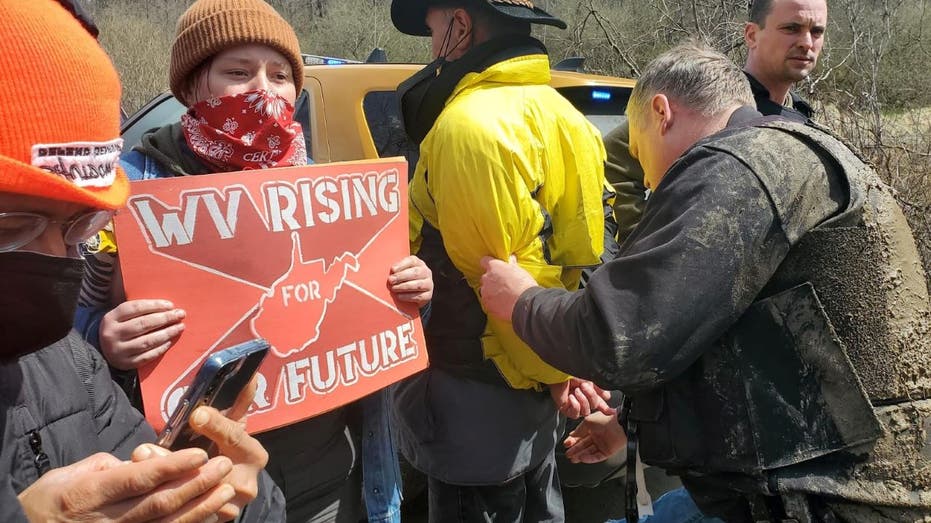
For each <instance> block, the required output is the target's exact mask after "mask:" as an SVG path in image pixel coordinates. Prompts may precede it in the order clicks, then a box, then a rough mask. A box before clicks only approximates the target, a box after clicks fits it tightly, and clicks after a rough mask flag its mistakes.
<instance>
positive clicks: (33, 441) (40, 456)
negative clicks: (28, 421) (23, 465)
mask: <svg viewBox="0 0 931 523" xmlns="http://www.w3.org/2000/svg"><path fill="white" fill-rule="evenodd" d="M27 435H28V436H29V447H30V448H32V453H33V454H35V455H36V457H35V458H33V460H32V463H33V464H34V465H35V466H36V470H37V471H38V472H39V477H42V475H43V474H45V473H46V472H48V471H49V470H50V469H51V468H52V463H51V461H50V460H49V459H48V454H46V453H45V451H43V450H42V436H40V435H39V431H38V430H32V431H30V432H29V433H28V434H27Z"/></svg>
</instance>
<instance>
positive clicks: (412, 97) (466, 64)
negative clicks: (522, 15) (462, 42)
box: [398, 36, 546, 144]
mask: <svg viewBox="0 0 931 523" xmlns="http://www.w3.org/2000/svg"><path fill="white" fill-rule="evenodd" d="M540 53H544V54H545V53H546V48H545V47H544V46H543V44H542V43H541V42H540V41H539V40H536V39H534V38H531V37H529V36H503V37H500V38H496V39H494V40H490V41H488V42H485V43H483V44H481V45H478V46H475V47H473V48H472V49H470V50H469V52H467V53H466V54H465V55H463V56H462V58H460V59H458V60H454V61H452V62H447V61H446V58H445V57H440V58H437V59H436V60H434V61H433V62H430V63H429V64H427V66H426V67H424V68H423V69H421V70H420V71H417V73H415V74H414V76H411V77H410V78H408V79H407V80H404V81H403V82H401V85H399V86H398V101H399V102H400V104H401V116H402V117H403V118H404V129H405V131H407V136H408V137H410V139H411V140H413V141H414V142H415V143H417V144H420V143H421V142H423V139H424V138H425V137H426V136H427V133H429V132H430V129H431V128H433V124H434V122H436V119H437V117H439V116H440V113H441V112H442V111H443V107H445V106H446V100H447V99H449V97H450V95H452V94H453V90H454V89H455V88H456V86H457V85H458V84H459V81H460V80H462V78H463V77H464V76H465V75H467V74H469V73H477V72H479V71H484V70H485V69H487V68H488V67H489V66H491V65H493V64H496V63H498V62H503V61H504V60H509V59H511V58H515V57H518V56H525V55H528V54H540Z"/></svg>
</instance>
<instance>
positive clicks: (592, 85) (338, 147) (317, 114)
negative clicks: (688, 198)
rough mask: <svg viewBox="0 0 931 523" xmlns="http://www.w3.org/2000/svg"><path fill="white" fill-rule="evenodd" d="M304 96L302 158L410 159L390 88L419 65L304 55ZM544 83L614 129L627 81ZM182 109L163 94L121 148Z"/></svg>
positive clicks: (127, 127) (133, 119)
mask: <svg viewBox="0 0 931 523" xmlns="http://www.w3.org/2000/svg"><path fill="white" fill-rule="evenodd" d="M304 61H305V63H314V64H320V65H307V66H305V68H304V92H303V93H301V96H300V97H299V98H298V100H297V102H296V103H295V105H296V107H295V109H296V111H295V116H294V117H295V120H297V121H299V122H300V123H301V125H302V126H303V127H304V134H305V138H306V142H307V149H308V154H310V156H311V158H313V160H314V161H315V162H318V163H325V162H336V161H344V160H360V159H370V158H378V157H386V156H406V157H407V158H408V160H409V161H410V162H411V163H412V164H413V163H415V162H416V153H417V151H416V147H414V146H413V144H411V143H410V142H409V141H408V139H407V136H406V135H405V133H404V130H403V127H402V123H401V119H400V117H399V114H398V104H397V101H396V98H395V90H396V89H397V86H398V84H400V83H401V82H402V81H403V80H405V79H406V78H408V77H409V76H411V75H413V74H414V73H415V72H416V71H418V70H419V69H420V68H422V67H423V65H422V64H395V63H358V62H351V61H347V60H339V59H336V58H328V57H317V56H312V55H305V56H304ZM552 77H553V79H552V82H551V85H552V86H553V87H554V88H556V90H558V91H559V92H560V93H561V94H562V95H563V96H565V97H566V98H568V99H569V100H570V101H571V102H572V103H573V105H575V106H576V108H578V109H579V111H581V112H582V113H583V114H585V115H586V116H587V117H588V118H589V119H590V120H591V121H592V122H593V123H594V124H595V125H596V126H597V127H598V128H599V129H600V130H601V132H602V133H603V134H604V133H607V132H608V131H610V130H611V129H613V128H614V127H616V126H617V124H618V123H619V122H620V118H621V117H622V115H623V114H624V110H625V108H626V107H627V99H628V98H629V96H630V91H631V89H633V86H634V81H633V80H627V79H622V78H614V77H609V76H599V75H592V74H585V73H580V72H576V71H566V70H561V69H553V71H552ZM184 111H185V108H184V106H182V105H181V104H180V103H179V102H178V101H177V100H175V99H174V97H173V96H172V95H171V93H163V94H161V95H159V96H157V97H156V98H154V99H153V100H152V101H150V102H149V103H148V104H146V106H145V107H143V108H142V109H140V110H139V111H138V112H137V113H135V114H134V115H132V116H130V117H129V118H127V119H126V122H125V123H124V124H123V130H122V134H123V140H124V142H125V143H124V148H125V150H129V149H130V148H132V146H134V145H136V144H137V143H139V140H140V139H141V138H142V135H143V134H144V133H145V132H147V131H149V130H151V129H155V128H158V127H161V126H162V125H166V124H169V123H173V122H176V121H178V119H179V118H180V116H181V114H182V113H184Z"/></svg>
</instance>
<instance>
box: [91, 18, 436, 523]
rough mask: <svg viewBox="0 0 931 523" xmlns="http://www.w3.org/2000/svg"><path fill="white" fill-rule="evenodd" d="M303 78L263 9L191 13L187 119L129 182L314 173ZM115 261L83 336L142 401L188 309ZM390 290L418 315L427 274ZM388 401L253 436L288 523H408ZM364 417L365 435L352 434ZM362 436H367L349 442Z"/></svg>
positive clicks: (146, 151)
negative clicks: (139, 292) (303, 117)
mask: <svg viewBox="0 0 931 523" xmlns="http://www.w3.org/2000/svg"><path fill="white" fill-rule="evenodd" d="M303 72H304V68H303V59H302V58H301V54H300V46H299V43H298V39H297V35H296V34H295V32H294V29H293V28H292V27H291V26H290V25H289V24H288V22H287V21H286V20H284V18H282V17H281V15H279V14H278V13H277V12H276V11H275V10H274V8H272V7H271V6H270V5H269V4H267V3H266V2H264V1H262V0H198V1H196V2H194V3H192V4H191V5H190V7H189V8H188V9H187V11H185V12H184V14H182V15H181V17H180V18H179V20H178V23H177V29H176V36H175V40H174V43H173V44H172V47H171V56H170V60H169V78H168V80H169V85H170V87H171V92H172V94H174V95H175V97H176V98H177V99H178V100H179V101H181V102H182V103H183V104H184V105H185V106H187V108H188V111H187V113H185V114H184V115H183V116H182V117H181V120H180V121H179V122H175V123H172V124H169V125H166V126H163V127H161V128H159V129H157V130H154V131H152V132H151V133H147V134H145V135H144V136H143V137H142V140H141V143H140V144H139V145H138V146H136V147H134V148H133V150H132V151H129V152H127V153H126V154H124V155H123V157H122V158H121V165H122V166H123V167H124V168H125V169H126V171H127V175H128V177H129V179H130V180H145V179H152V178H170V177H176V176H199V175H205V174H212V173H221V172H237V171H244V170H251V169H266V168H272V167H291V166H300V165H305V164H307V163H308V162H309V161H310V158H308V155H307V150H306V147H305V143H304V132H303V131H304V130H303V129H302V128H301V124H300V123H299V122H298V121H296V120H295V119H294V111H295V108H294V105H295V101H296V99H297V96H298V95H300V93H301V90H302V88H303V82H304V75H303ZM255 100H259V101H261V103H259V104H256V103H253V101H255ZM261 108H274V110H273V111H271V112H267V111H266V110H265V109H261ZM260 110H261V111H262V112H261V113H260ZM101 243H102V244H103V243H104V242H101ZM109 249H111V250H115V249H118V246H114V245H113V244H110V246H109ZM113 258H114V257H113V253H112V252H111V253H107V252H104V253H100V252H98V253H94V255H93V257H92V258H89V260H90V264H89V274H91V275H92V276H91V277H88V278H86V279H85V288H84V292H83V294H82V300H81V303H80V305H81V306H82V310H81V313H80V315H79V320H78V322H77V324H78V329H79V330H80V331H81V332H82V333H83V334H84V336H85V338H86V339H87V340H88V341H90V342H91V343H93V344H94V345H96V346H98V347H99V348H100V351H101V353H102V354H103V355H104V356H105V358H106V359H107V361H108V362H109V363H110V365H111V366H112V367H114V368H115V369H118V371H119V373H120V374H121V375H122V377H123V378H124V379H123V382H124V383H125V384H126V388H127V391H128V392H129V393H130V394H131V395H133V396H135V394H136V392H137V391H138V390H139V389H138V380H137V379H136V373H135V369H137V368H139V367H140V366H142V365H145V364H147V363H150V362H152V361H154V360H156V359H157V358H159V357H161V355H162V354H164V353H165V351H167V350H171V349H170V348H171V347H172V345H173V344H174V343H175V341H176V340H177V339H178V337H179V336H180V335H181V334H182V333H183V332H184V329H185V328H186V327H187V326H186V325H185V323H184V321H185V317H186V312H185V310H184V309H183V307H184V306H185V304H184V303H172V302H170V301H167V300H163V299H130V300H127V299H126V297H125V293H124V292H123V286H122V276H121V271H120V266H119V264H115V263H114V261H113ZM388 280H389V281H388V287H389V288H390V289H391V291H392V292H393V293H394V296H395V297H396V298H397V299H398V300H402V301H409V302H413V303H416V304H417V305H419V306H423V305H425V304H426V303H427V302H428V301H429V300H430V297H431V295H432V289H433V281H432V278H431V273H430V270H429V269H428V268H427V266H426V264H425V263H424V262H423V261H421V260H420V259H418V258H416V257H413V256H407V257H405V258H403V259H402V260H399V261H398V262H397V263H395V264H394V266H393V267H392V269H391V274H390V275H389V277H388ZM95 298H97V299H95ZM146 298H149V297H148V296H147V297H146ZM152 298H156V297H155V296H153V297H152ZM118 379H119V378H118ZM386 401H387V397H386V395H385V394H384V393H381V392H380V393H376V394H373V395H371V396H369V397H368V398H365V399H364V400H362V401H361V402H359V403H358V404H354V405H352V406H348V407H343V408H339V409H335V410H332V411H330V412H327V413H325V414H321V415H319V416H316V417H313V418H310V419H307V420H303V421H300V422H298V423H294V424H292V425H288V426H286V427H281V428H279V429H275V430H270V431H267V432H264V433H261V434H258V435H257V436H256V438H257V439H258V440H259V441H260V442H262V444H263V445H264V446H265V448H266V449H267V450H268V453H269V462H268V465H267V467H266V470H267V471H268V473H269V474H270V475H271V477H272V478H273V479H274V480H275V481H276V483H277V484H278V485H279V486H280V487H281V489H282V491H283V493H284V495H285V498H286V500H287V514H288V521H289V522H291V523H304V522H313V523H343V522H350V523H355V522H356V521H358V520H359V519H364V518H365V517H366V515H367V516H368V518H369V519H370V520H372V521H389V522H390V521H397V520H398V518H400V490H399V484H400V482H399V475H400V474H399V471H398V462H397V457H396V452H395V450H394V446H393V441H392V438H391V433H390V426H389V421H388V419H387V418H388V412H387V409H386V408H384V405H385V403H386ZM360 405H361V409H358V410H362V411H363V413H362V420H361V423H353V420H354V419H355V418H356V417H355V416H353V414H354V412H355V411H356V410H357V407H359V406H360ZM360 424H361V425H363V426H364V427H365V428H364V429H363V430H361V431H355V430H353V429H355V428H356V427H357V426H358V425H360ZM359 432H361V433H362V434H363V436H362V438H361V440H362V441H361V444H360V441H359V439H360V438H358V437H357V435H358V433H359ZM360 457H361V459H360ZM363 476H364V477H363ZM361 483H364V484H365V498H364V500H363V499H360V495H361V494H362V485H361ZM363 503H364V505H365V507H364V508H363Z"/></svg>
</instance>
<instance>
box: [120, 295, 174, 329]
mask: <svg viewBox="0 0 931 523" xmlns="http://www.w3.org/2000/svg"><path fill="white" fill-rule="evenodd" d="M173 308H174V304H173V303H171V302H170V301H168V300H130V301H125V302H123V303H121V304H119V305H117V306H116V307H115V308H114V309H113V310H112V311H110V312H108V313H107V315H108V316H110V315H112V316H113V319H114V320H116V321H118V322H120V323H123V322H126V321H129V320H131V319H133V318H138V317H139V316H145V315H148V314H154V313H158V312H166V311H170V310H172V309H173Z"/></svg>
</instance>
